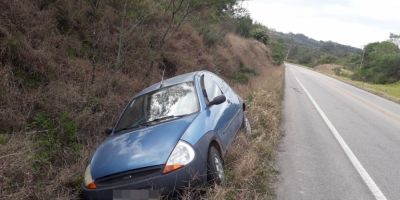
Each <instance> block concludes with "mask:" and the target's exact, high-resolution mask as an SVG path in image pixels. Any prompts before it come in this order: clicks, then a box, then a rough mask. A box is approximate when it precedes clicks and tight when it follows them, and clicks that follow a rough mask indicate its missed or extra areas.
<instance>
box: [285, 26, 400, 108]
mask: <svg viewBox="0 0 400 200" xmlns="http://www.w3.org/2000/svg"><path fill="white" fill-rule="evenodd" d="M297 37H298V36H297ZM292 38H293V37H292ZM302 41H304V42H305V43H304V44H303V45H301V46H302V48H308V47H307V46H312V44H313V43H315V42H316V41H313V40H312V39H311V40H310V39H308V40H307V39H304V38H303V40H302ZM297 42H298V41H297ZM314 45H315V44H314ZM399 45H400V35H397V34H390V36H389V39H388V40H387V41H383V42H373V43H370V44H368V45H366V46H365V47H364V49H363V50H354V51H353V50H351V48H349V49H348V50H351V51H350V52H347V54H346V51H343V52H344V53H345V54H346V55H342V56H340V55H337V52H338V50H339V49H341V48H343V47H342V46H340V45H337V44H334V45H328V46H326V47H324V48H323V49H325V50H329V51H322V50H321V52H323V53H324V54H325V55H323V56H319V54H313V56H312V58H311V57H310V60H312V61H310V62H302V61H301V60H298V59H293V58H292V57H291V54H292V53H293V50H296V53H298V49H293V48H292V49H291V51H290V52H292V53H290V52H289V54H288V55H289V58H288V61H290V62H294V63H298V64H303V65H305V66H308V67H311V68H314V69H315V70H317V71H320V72H322V73H326V74H330V75H335V77H336V78H340V79H341V80H343V81H346V82H348V83H350V84H353V85H355V86H357V87H360V88H363V89H365V90H368V91H370V92H373V93H375V94H378V95H381V96H383V97H386V98H388V99H390V100H393V101H397V102H400V86H399V85H400V84H399V83H400V48H399ZM328 47H329V48H328ZM296 48H297V47H296ZM329 52H330V53H329ZM301 55H302V56H305V57H304V58H306V57H307V55H308V54H304V53H301Z"/></svg>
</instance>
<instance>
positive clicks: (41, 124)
mask: <svg viewBox="0 0 400 200" xmlns="http://www.w3.org/2000/svg"><path fill="white" fill-rule="evenodd" d="M30 128H31V129H34V130H36V131H37V132H36V134H37V135H36V137H35V138H34V144H35V148H36V151H35V153H34V155H33V168H34V169H35V170H42V169H44V167H45V166H46V165H49V164H52V165H55V166H60V165H62V164H63V163H64V162H70V161H73V160H75V159H76V158H77V157H78V155H79V150H80V148H81V144H80V143H79V142H78V136H77V130H78V127H77V125H76V123H75V122H74V121H72V120H71V119H70V118H69V116H68V113H66V112H64V113H62V114H61V115H60V116H59V117H57V118H56V119H52V118H51V117H49V116H48V115H46V114H44V113H39V114H37V115H36V116H35V117H34V118H33V122H32V123H31V125H30Z"/></svg>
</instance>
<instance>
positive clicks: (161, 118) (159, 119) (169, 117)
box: [143, 114, 188, 125]
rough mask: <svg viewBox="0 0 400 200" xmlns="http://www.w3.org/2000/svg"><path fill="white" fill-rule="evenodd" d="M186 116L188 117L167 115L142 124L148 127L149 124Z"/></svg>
mask: <svg viewBox="0 0 400 200" xmlns="http://www.w3.org/2000/svg"><path fill="white" fill-rule="evenodd" d="M186 115H188V114H184V115H169V116H165V117H160V118H157V119H153V120H150V121H147V122H144V123H143V124H145V125H148V124H151V123H153V122H159V121H164V120H167V119H174V118H180V117H184V116H186Z"/></svg>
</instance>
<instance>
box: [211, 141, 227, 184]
mask: <svg viewBox="0 0 400 200" xmlns="http://www.w3.org/2000/svg"><path fill="white" fill-rule="evenodd" d="M207 166H208V170H207V171H208V180H209V182H210V183H216V184H224V182H225V173H224V163H223V160H222V158H221V156H220V154H219V152H218V150H217V149H216V148H215V147H214V146H211V148H210V150H209V152H208V163H207Z"/></svg>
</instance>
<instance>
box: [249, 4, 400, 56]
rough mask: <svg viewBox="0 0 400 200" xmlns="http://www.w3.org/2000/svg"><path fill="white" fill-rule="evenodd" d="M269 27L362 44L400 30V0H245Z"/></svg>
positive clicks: (257, 18)
mask: <svg viewBox="0 0 400 200" xmlns="http://www.w3.org/2000/svg"><path fill="white" fill-rule="evenodd" d="M243 7H245V8H247V10H248V11H249V13H250V15H251V17H252V18H253V19H254V20H255V21H257V22H260V23H262V24H264V25H265V26H267V27H268V28H272V29H275V30H277V31H280V32H284V33H289V32H292V33H302V34H304V35H306V36H308V37H311V38H313V39H316V40H324V41H328V40H330V41H334V42H338V43H341V44H345V45H350V46H354V47H358V48H362V47H363V46H364V45H367V44H368V43H371V42H376V41H384V40H387V39H389V34H390V33H397V34H400V0H246V1H244V2H243Z"/></svg>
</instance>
